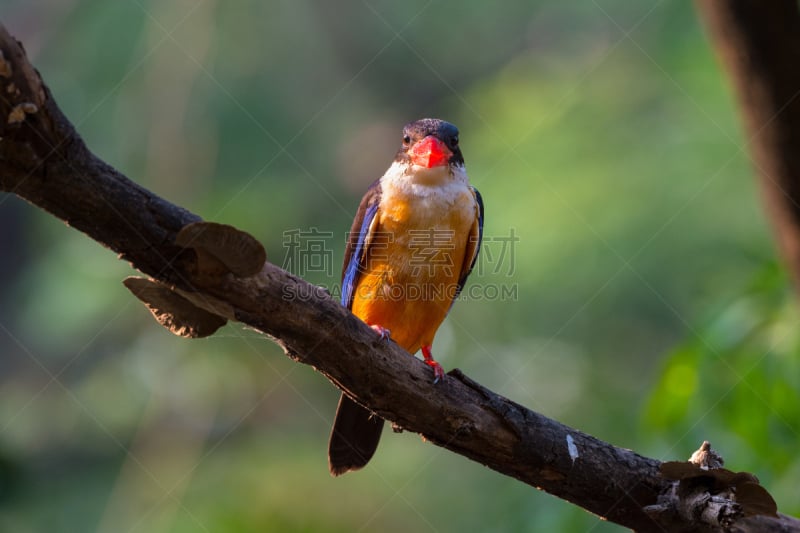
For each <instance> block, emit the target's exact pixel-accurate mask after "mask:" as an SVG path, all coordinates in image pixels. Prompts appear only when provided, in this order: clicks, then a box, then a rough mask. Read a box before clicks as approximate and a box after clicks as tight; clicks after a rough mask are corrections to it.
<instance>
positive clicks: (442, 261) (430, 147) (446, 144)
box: [328, 118, 483, 476]
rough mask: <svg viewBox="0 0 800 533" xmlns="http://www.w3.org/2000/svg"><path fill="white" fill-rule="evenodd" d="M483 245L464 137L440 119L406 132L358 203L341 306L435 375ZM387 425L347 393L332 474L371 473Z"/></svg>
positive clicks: (331, 456)
mask: <svg viewBox="0 0 800 533" xmlns="http://www.w3.org/2000/svg"><path fill="white" fill-rule="evenodd" d="M482 240H483V200H482V198H481V195H480V193H479V192H478V190H477V189H476V188H474V187H473V186H471V185H470V183H469V178H468V176H467V172H466V169H465V166H464V157H463V155H462V153H461V148H460V146H459V131H458V128H456V127H455V126H454V125H453V124H451V123H449V122H446V121H444V120H441V119H435V118H424V119H420V120H416V121H413V122H410V123H408V124H406V125H405V126H404V127H403V135H402V142H401V145H400V149H399V150H398V151H397V154H396V155H395V157H394V161H393V162H392V163H391V165H390V166H389V169H388V170H387V171H386V172H385V173H384V174H383V176H382V177H381V178H379V179H377V180H376V181H375V182H374V183H372V185H371V186H370V187H369V189H368V190H367V192H366V194H365V195H364V197H363V198H362V200H361V203H360V204H359V206H358V211H357V213H356V216H355V219H354V220H353V224H352V227H351V229H350V233H349V238H348V239H347V243H346V246H345V254H344V264H343V266H342V290H341V304H342V305H343V306H345V307H347V308H348V309H349V310H350V311H351V312H352V313H353V314H354V315H355V316H356V317H358V318H360V319H361V320H362V321H363V322H365V323H366V324H367V325H369V326H370V327H371V328H372V329H373V330H375V332H376V334H377V335H378V336H379V337H380V338H382V339H386V340H387V341H388V339H391V340H392V341H394V342H395V343H397V344H398V345H399V346H400V347H402V348H404V349H405V350H406V351H408V352H409V353H410V354H412V355H413V354H415V353H416V352H417V351H419V350H420V349H421V350H422V355H423V358H424V362H425V364H427V365H428V366H430V367H431V368H432V369H433V376H434V380H433V381H434V384H435V383H437V382H439V381H441V380H443V379H444V377H445V374H444V369H443V368H442V366H441V365H440V364H439V363H438V362H437V361H436V360H434V358H433V354H432V351H431V350H432V348H431V346H432V344H433V338H434V336H435V334H436V331H437V329H438V328H439V326H440V325H441V323H442V321H444V319H445V317H446V316H447V314H448V312H449V311H450V308H451V307H452V305H453V303H454V301H455V299H456V298H457V297H458V295H459V294H460V292H461V290H462V289H463V287H464V284H465V283H466V281H467V277H468V276H469V274H470V272H471V271H472V269H473V267H474V266H475V263H476V261H477V258H478V253H479V251H480V247H481V241H482ZM382 429H383V419H381V418H380V417H379V416H377V415H375V414H373V413H372V412H370V411H369V410H368V409H366V408H364V407H362V406H361V405H359V404H357V403H356V402H354V401H353V400H352V399H350V398H349V397H347V396H346V395H344V394H342V395H341V397H340V399H339V404H338V407H337V410H336V416H335V419H334V423H333V429H332V430H331V436H330V441H329V443H328V467H329V470H330V472H331V474H332V475H333V476H339V475H341V474H344V473H346V472H349V471H351V470H358V469H360V468H362V467H364V466H365V465H366V464H367V463H368V462H369V460H370V459H371V458H372V456H373V454H374V453H375V450H376V449H377V447H378V442H379V440H380V437H381V431H382Z"/></svg>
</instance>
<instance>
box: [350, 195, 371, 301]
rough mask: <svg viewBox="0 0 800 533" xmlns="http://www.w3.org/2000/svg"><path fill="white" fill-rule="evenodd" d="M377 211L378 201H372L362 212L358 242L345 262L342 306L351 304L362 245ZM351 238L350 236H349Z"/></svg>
mask: <svg viewBox="0 0 800 533" xmlns="http://www.w3.org/2000/svg"><path fill="white" fill-rule="evenodd" d="M377 212H378V203H377V202H376V203H374V204H372V205H370V206H369V207H367V210H366V212H365V213H364V221H363V222H362V223H361V229H360V230H359V232H358V242H357V243H356V247H355V250H353V253H352V254H351V255H350V259H349V262H348V263H347V268H346V269H345V271H344V277H343V278H342V300H341V303H342V305H343V306H345V307H347V308H348V309H350V307H351V306H352V305H353V291H354V290H355V286H356V282H357V281H358V275H359V273H360V272H359V271H360V269H361V268H360V267H361V263H362V260H363V258H364V257H363V256H364V253H365V251H366V250H365V249H364V245H365V243H366V240H367V235H368V233H369V227H370V226H371V225H372V221H373V219H374V218H375V214H376V213H377ZM351 238H352V236H351Z"/></svg>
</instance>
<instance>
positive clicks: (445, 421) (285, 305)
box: [0, 25, 800, 531]
mask: <svg viewBox="0 0 800 533" xmlns="http://www.w3.org/2000/svg"><path fill="white" fill-rule="evenodd" d="M0 52H2V56H0V190H3V191H7V192H11V193H14V194H17V195H19V196H21V197H22V198H25V199H26V200H28V201H29V202H31V203H32V204H34V205H36V206H38V207H41V208H43V209H45V210H47V211H49V212H51V213H52V214H54V215H55V216H57V217H59V218H61V219H63V220H64V221H66V222H67V223H68V224H69V225H70V226H73V227H75V228H76V229H79V230H80V231H82V232H84V233H86V234H87V235H88V236H89V237H91V238H92V239H94V240H96V241H98V242H100V243H101V244H103V245H104V246H107V247H108V248H110V249H111V250H113V251H115V252H116V253H118V254H119V256H120V258H121V259H124V260H126V261H129V262H130V263H131V264H132V265H133V267H134V268H136V269H138V270H140V271H142V272H144V273H146V274H148V275H149V276H151V277H152V278H154V279H155V280H157V281H158V282H161V283H163V284H164V285H165V286H167V287H168V288H169V289H171V290H173V291H174V292H177V293H178V294H180V295H181V296H182V297H183V298H184V299H185V300H188V301H189V302H191V304H193V305H194V306H196V307H200V308H202V309H204V310H206V311H208V312H210V313H213V314H215V315H220V316H223V317H224V318H226V319H229V320H237V321H239V322H242V323H245V324H247V325H249V326H251V327H253V328H256V329H258V330H260V331H262V332H264V333H266V334H267V335H269V336H271V337H272V338H273V339H274V340H275V342H277V343H278V344H279V345H281V346H282V347H283V348H284V350H285V351H286V353H287V354H288V355H289V356H290V357H291V358H293V359H295V360H296V361H299V362H302V363H305V364H308V365H312V366H313V367H314V368H315V369H317V370H318V371H319V372H320V373H322V374H323V375H325V377H327V378H328V379H329V380H330V381H331V382H333V383H334V385H336V386H337V387H339V388H341V389H342V390H343V391H345V393H347V394H348V395H350V396H351V397H352V398H354V399H355V400H356V401H358V402H359V403H361V404H362V405H365V406H368V407H369V408H370V409H371V410H373V411H374V412H376V413H377V414H378V415H380V416H381V417H383V418H385V419H386V420H389V421H391V422H393V423H395V424H396V425H398V426H400V427H402V428H403V429H406V430H408V431H414V432H417V433H420V434H421V435H423V436H424V437H425V438H426V439H427V440H430V441H431V442H433V443H435V444H437V445H439V446H442V447H445V448H447V449H449V450H451V451H453V452H455V453H458V454H460V455H463V456H465V457H467V458H469V459H472V460H473V461H476V462H478V463H481V464H484V465H486V466H488V467H490V468H492V469H494V470H496V471H498V472H500V473H503V474H505V475H508V476H511V477H514V478H516V479H519V480H520V481H522V482H524V483H527V484H530V485H532V486H535V487H537V488H540V489H543V490H546V491H547V492H549V493H551V494H554V495H556V496H558V497H560V498H563V499H565V500H568V501H570V502H573V503H575V504H577V505H580V506H581V507H583V508H585V509H587V510H589V511H591V512H593V513H595V514H597V515H599V516H602V517H604V518H606V519H608V520H611V521H613V522H616V523H618V524H621V525H624V526H627V527H629V528H632V529H637V530H642V531H652V530H659V529H662V528H665V527H670V529H669V530H671V531H672V530H686V528H694V529H693V530H708V531H717V530H719V529H718V528H715V527H711V526H709V527H707V528H706V527H705V526H703V527H700V528H699V529H698V527H699V526H698V524H697V523H694V522H692V521H691V520H689V519H688V518H686V517H683V516H681V515H680V514H679V513H677V512H675V511H674V509H672V508H671V507H670V506H668V505H662V506H661V507H660V508H659V512H658V513H651V514H648V513H647V512H645V510H644V507H645V506H652V505H655V504H657V503H658V501H659V496H660V495H667V494H669V493H670V490H671V489H672V488H674V486H675V484H674V483H673V482H670V481H668V480H667V479H665V478H664V477H662V476H661V475H660V473H659V466H660V462H659V461H657V460H655V459H649V458H646V457H642V456H640V455H638V454H636V453H634V452H632V451H630V450H625V449H621V448H617V447H614V446H612V445H610V444H607V443H605V442H602V441H600V440H598V439H596V438H594V437H591V436H589V435H585V434H583V433H581V432H579V431H576V430H574V429H571V428H569V427H567V426H564V425H562V424H560V423H558V422H556V421H553V420H550V419H548V418H546V417H544V416H542V415H540V414H537V413H535V412H533V411H530V410H528V409H526V408H524V407H523V406H521V405H519V404H516V403H514V402H512V401H510V400H508V399H506V398H503V397H502V396H499V395H497V394H495V393H494V392H492V391H490V390H488V389H486V388H484V387H483V386H481V385H479V384H478V383H476V382H474V381H473V380H471V379H469V378H468V377H467V376H465V375H464V374H463V373H461V372H460V371H459V370H453V371H452V372H450V373H449V377H448V379H446V380H445V382H444V383H443V384H439V385H433V384H432V383H431V379H430V372H429V369H428V368H427V367H426V366H425V365H424V364H423V363H422V362H421V361H419V360H418V359H416V358H413V357H409V356H408V354H407V353H406V352H405V351H403V350H402V349H401V348H399V347H398V346H396V345H395V344H394V343H384V342H379V341H377V340H376V336H375V334H374V332H373V331H372V330H371V329H370V328H369V327H367V326H366V325H365V324H363V323H362V322H361V321H360V320H358V319H357V318H356V317H354V316H353V315H352V314H350V313H349V312H348V311H347V310H346V309H344V308H343V307H342V306H340V305H339V304H338V303H337V302H335V301H334V300H332V299H331V298H330V296H329V295H328V294H327V293H326V292H325V291H324V290H322V289H320V288H319V287H315V286H313V285H310V284H309V283H307V282H305V281H303V280H302V279H299V278H297V277H295V276H293V275H291V274H289V273H287V272H285V271H283V270H281V269H279V268H278V267H276V266H274V265H272V264H270V263H265V264H264V266H263V268H262V269H261V271H260V272H258V273H257V274H256V275H253V276H248V277H240V276H237V275H234V274H233V273H231V272H227V273H223V274H222V275H219V276H212V277H211V278H209V277H208V276H202V275H199V274H198V265H199V264H200V263H201V262H202V261H201V260H202V257H201V255H202V254H200V252H199V251H198V250H196V249H195V248H192V247H191V246H186V247H183V246H179V245H178V244H176V237H177V235H178V233H179V232H180V230H181V229H182V228H184V227H185V226H186V225H187V224H190V223H193V222H197V221H198V220H200V217H198V216H197V215H194V214H192V213H190V212H188V211H186V210H184V209H181V208H180V207H177V206H175V205H173V204H171V203H169V202H167V201H165V200H163V199H161V198H159V197H158V196H156V195H154V194H153V193H151V192H150V191H147V190H145V189H144V188H142V187H140V186H138V185H136V184H135V183H133V182H132V181H130V180H128V179H127V178H126V177H125V176H123V175H122V174H120V173H119V172H117V171H116V170H115V169H113V168H111V167H110V166H109V165H107V164H106V163H104V162H103V161H101V160H100V159H98V158H97V157H96V156H94V155H93V154H92V153H91V152H90V151H89V150H88V149H87V148H86V146H85V144H84V143H83V141H82V139H81V138H80V137H79V136H78V134H77V133H76V132H75V130H74V128H73V127H72V125H71V124H70V123H69V121H68V120H67V119H66V118H65V117H64V116H63V114H62V113H61V111H60V110H59V109H58V107H57V106H56V104H55V102H54V100H53V98H52V95H51V94H50V91H49V90H48V89H47V87H46V86H44V84H43V83H42V81H41V79H40V78H39V75H38V73H37V72H36V71H35V70H34V69H33V67H31V66H30V64H29V63H28V61H27V59H26V57H25V54H24V51H23V50H22V47H21V46H20V45H19V43H17V42H16V41H15V40H14V39H13V38H12V37H11V36H10V35H9V34H8V32H7V31H6V30H5V28H3V27H2V25H0ZM179 242H183V241H179ZM364 361H369V364H364ZM322 472H324V470H321V475H322ZM662 501H663V500H662ZM758 518H759V519H760V520H762V521H766V523H768V524H770V527H773V526H774V527H776V528H777V527H778V526H780V525H781V524H783V523H784V522H785V521H787V520H788V521H789V523H790V524H792V527H794V528H795V529H792V530H793V531H800V526H798V522H797V521H792V519H788V518H786V517H783V518H780V519H779V518H771V517H764V516H761V517H758ZM746 523H747V520H740V521H739V522H737V525H739V524H742V525H746ZM673 528H674V529H673ZM763 530H765V531H766V530H768V529H763ZM772 530H775V531H779V530H780V531H783V530H786V531H788V529H772ZM742 531H746V529H742Z"/></svg>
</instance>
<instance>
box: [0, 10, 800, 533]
mask: <svg viewBox="0 0 800 533" xmlns="http://www.w3.org/2000/svg"><path fill="white" fill-rule="evenodd" d="M0 20H2V22H3V23H4V24H5V25H6V26H7V27H8V29H9V30H10V31H11V32H12V33H13V34H14V35H15V36H16V37H17V38H18V39H20V40H21V41H22V42H23V43H24V45H25V47H26V49H27V51H28V54H29V56H30V58H31V60H32V61H33V62H34V64H35V65H36V66H37V67H38V68H39V70H40V72H41V73H42V76H43V78H44V79H45V80H46V82H47V83H48V84H49V86H50V88H51V89H52V92H53V94H54V96H55V98H56V100H57V101H58V103H59V104H60V106H61V108H62V109H63V110H64V112H65V113H66V115H67V116H68V117H70V119H71V120H72V121H73V122H74V123H75V125H76V127H77V129H78V131H79V132H80V133H81V135H83V137H84V139H85V140H86V142H87V144H88V145H89V146H90V147H91V148H92V149H93V150H94V151H95V153H97V154H98V155H99V156H100V157H102V158H103V159H105V160H106V161H108V162H109V163H111V164H113V165H114V166H115V167H117V168H118V169H120V170H121V171H122V172H124V173H125V174H127V175H128V176H130V177H131V178H132V179H134V180H135V181H137V182H138V183H140V184H142V185H144V186H145V187H148V188H150V189H152V190H153V191H155V192H156V193H158V194H160V195H162V196H164V197H165V198H167V199H169V200H171V201H173V202H175V203H177V204H179V205H182V206H184V207H186V208H188V209H190V210H192V211H193V212H195V213H198V214H199V215H201V216H203V217H204V218H206V219H209V220H214V221H219V222H224V223H229V224H234V225H236V226H238V227H240V228H242V229H245V230H247V231H249V232H251V233H252V234H254V235H255V236H256V237H258V238H259V239H260V240H261V241H262V242H263V243H264V244H265V246H266V248H267V251H268V254H269V256H270V258H271V259H272V260H273V262H276V263H278V264H284V265H285V266H287V267H290V269H291V270H292V271H294V272H295V273H297V274H300V275H303V276H304V277H306V278H307V279H309V280H311V281H313V282H315V283H318V284H322V285H325V286H328V287H331V288H332V289H333V290H335V288H336V285H337V284H338V272H339V268H340V262H341V257H342V249H343V246H342V244H343V242H344V239H345V232H346V231H347V230H348V229H349V225H350V222H351V220H352V217H353V215H354V213H355V208H356V206H357V205H358V201H359V199H360V197H361V195H362V194H363V192H364V190H365V189H366V187H367V185H368V184H369V183H370V182H371V181H372V180H373V179H375V178H376V177H378V176H379V175H380V174H381V173H382V172H383V170H384V169H385V168H386V167H387V166H388V164H389V162H390V160H391V158H392V156H393V154H394V152H395V150H396V148H397V146H398V143H399V138H400V128H401V127H402V125H403V124H404V123H405V122H408V121H410V120H413V119H416V118H420V117H423V116H437V117H441V118H445V119H448V120H450V121H451V122H454V123H455V124H457V125H458V126H459V128H460V129H461V145H462V148H463V151H464V154H465V158H466V160H467V168H468V170H469V173H470V176H471V179H472V182H473V184H474V185H475V186H476V187H477V188H478V189H479V190H480V191H481V192H482V194H483V197H484V201H485V203H486V228H485V231H486V236H487V241H486V244H485V248H484V254H483V257H482V262H481V265H480V268H479V271H478V272H476V273H474V274H473V276H472V278H471V281H470V283H471V286H473V287H475V288H477V290H475V291H473V293H471V294H472V297H470V298H467V299H465V301H463V302H459V303H458V304H457V305H456V306H455V307H454V309H453V312H452V313H451V315H450V317H449V318H448V320H447V321H446V322H445V324H444V325H443V327H442V328H441V330H440V333H439V335H438V337H437V341H436V344H435V345H434V350H435V352H434V353H436V354H438V358H439V359H440V360H441V362H442V363H443V365H444V367H445V368H446V369H449V368H453V367H459V368H461V369H463V370H464V371H465V372H466V373H467V374H468V375H470V376H471V377H473V378H475V379H477V380H478V381H480V382H481V383H483V384H484V385H486V386H488V387H490V388H491V389H493V390H495V391H497V392H499V393H501V394H504V395H506V396H508V397H510V398H512V399H514V400H516V401H518V402H520V403H522V404H524V405H526V406H528V407H530V408H532V409H536V410H538V411H540V412H542V413H544V414H546V415H548V416H551V417H555V418H557V419H558V420H560V421H562V422H564V423H566V424H569V425H571V426H574V427H576V428H579V429H581V430H584V431H586V432H588V433H591V434H593V435H596V436H597V437H599V438H602V439H604V440H607V441H609V442H612V443H614V444H616V445H619V446H623V447H628V448H632V449H634V450H636V451H638V452H640V453H642V454H645V455H649V456H652V457H656V458H659V459H663V460H672V459H687V458H688V456H689V455H690V454H691V452H692V451H693V450H695V449H696V448H697V447H698V446H699V444H700V443H701V442H702V440H703V439H708V440H710V441H711V442H712V444H713V445H714V447H715V448H717V449H718V450H719V451H720V452H721V453H722V454H723V456H724V457H725V458H726V460H727V462H726V466H728V467H729V468H731V469H733V470H748V471H752V472H754V473H755V474H756V475H758V476H759V478H760V479H761V480H762V482H763V483H764V484H765V485H766V486H767V487H768V488H769V490H771V491H772V493H773V495H774V496H775V498H776V500H777V501H778V504H779V508H780V509H781V510H782V511H783V512H786V513H794V514H797V513H800V501H798V499H797V492H796V481H795V480H796V479H797V478H798V476H800V458H799V457H800V454H798V453H797V452H798V446H797V444H798V440H799V439H798V437H800V407H799V405H800V402H798V393H799V392H800V357H799V356H798V353H799V352H800V338H798V328H797V324H798V319H799V318H800V317H798V312H797V307H796V304H795V301H794V297H793V294H792V292H791V289H790V288H789V287H788V284H787V280H786V276H785V273H784V271H783V270H782V268H781V267H780V266H779V265H778V263H777V260H776V256H775V251H774V248H773V243H772V240H771V235H770V231H769V228H768V225H767V223H766V221H765V216H764V213H763V210H762V207H761V201H760V198H759V195H758V192H757V190H756V185H755V181H754V180H753V179H752V175H751V174H752V172H751V162H750V159H749V156H748V154H747V153H746V151H745V150H744V148H743V145H744V141H743V138H742V133H741V131H740V128H739V123H738V119H737V116H736V109H735V106H734V102H733V100H732V97H731V94H730V91H729V89H728V87H727V86H726V83H725V80H724V77H723V75H722V73H721V71H720V68H719V67H718V65H717V63H716V62H715V58H714V56H713V54H712V51H711V50H710V49H709V46H708V43H707V42H706V39H705V37H704V35H703V31H702V27H701V26H700V23H699V22H698V20H697V19H696V16H695V14H694V13H693V11H692V9H691V5H690V4H689V3H686V2H678V1H674V0H673V1H665V0H661V1H652V0H650V1H645V2H624V1H622V0H593V1H592V2H585V3H579V2H573V3H571V4H569V5H564V3H562V2H558V1H555V0H539V1H535V2H531V1H529V0H525V1H507V2H503V3H500V4H492V3H486V2H477V1H472V0H469V1H464V2H433V1H418V2H417V1H411V2H402V3H399V2H390V1H388V0H379V1H365V2H352V3H334V2H323V1H295V2H288V1H284V2H260V1H254V0H250V1H246V0H242V1H236V2H220V1H214V0H185V1H174V2H157V1H152V0H151V1H144V0H142V1H137V0H132V1H123V2H103V1H100V0H68V1H63V0H36V1H30V0H4V2H3V6H2V9H0ZM0 227H2V230H0V246H2V254H0V274H1V275H2V277H0V279H2V282H0V305H1V307H0V350H1V353H2V356H1V357H0V531H3V532H5V531H9V532H21V533H27V532H44V531H47V532H62V531H64V532H73V531H74V532H84V531H98V532H134V531H136V532H184V531H186V532H188V531H209V532H249V531H315V532H316V531H321V532H327V531H342V532H344V531H409V530H414V531H439V532H445V531H498V532H503V531H593V532H605V531H620V530H621V529H622V528H619V527H618V526H615V525H613V524H608V523H605V522H602V521H600V520H599V519H598V518H597V517H595V516H592V515H590V514H588V513H586V512H584V511H582V510H580V509H578V508H576V507H574V506H572V505H570V504H567V503H565V502H562V501H560V500H558V499H556V498H553V497H551V496H549V495H547V494H544V493H541V492H538V491H536V490H535V489H533V488H532V487H529V486H526V485H523V484H521V483H519V482H517V481H515V480H512V479H509V478H505V477H502V476H500V475H498V474H495V473H493V472H492V471H489V470H488V469H486V468H484V467H482V466H480V465H477V464H474V463H471V462H469V461H467V460H466V459H463V458H461V457H459V456H456V455H453V454H451V453H449V452H445V451H443V450H441V449H439V448H436V447H434V446H432V445H430V444H427V443H424V442H422V441H421V440H420V438H419V437H418V436H416V435H412V434H406V433H404V434H399V435H395V434H391V433H387V434H386V435H384V440H383V442H382V444H381V447H380V449H379V451H378V453H377V454H376V457H375V458H374V459H373V461H372V462H371V463H370V465H369V466H368V468H366V469H365V470H364V471H362V472H359V473H355V474H349V475H347V476H344V477H342V478H339V479H333V478H331V477H330V476H329V474H328V472H327V465H326V443H327V437H328V431H329V428H330V423H331V420H332V417H333V413H334V410H335V407H336V399H337V396H338V394H337V391H336V390H335V389H334V388H333V386H331V385H330V384H329V383H328V382H327V381H326V380H325V379H323V378H322V377H321V376H320V375H318V374H316V373H315V372H314V371H313V370H312V369H310V368H308V367H305V366H301V365H297V364H294V363H293V362H291V361H290V360H289V359H288V358H286V357H285V356H284V355H283V354H282V352H281V350H280V349H279V348H278V347H277V346H275V345H274V344H273V343H271V342H270V341H269V340H267V339H265V338H263V337H261V336H259V335H258V334H256V333H255V332H252V331H249V330H247V329H245V328H243V327H242V326H241V325H239V324H232V325H229V326H226V327H225V328H224V329H223V330H221V331H220V332H219V333H218V334H217V335H215V336H213V337H211V338H208V339H204V340H196V341H187V340H183V339H179V338H177V337H173V336H172V335H171V334H170V333H168V332H167V331H166V330H164V329H162V328H160V327H159V326H158V325H157V324H156V323H155V322H154V321H153V320H152V319H151V318H150V315H149V314H148V312H147V311H146V310H145V309H144V307H142V306H141V305H140V304H139V303H138V302H137V301H136V300H135V299H134V298H132V297H131V295H130V294H129V293H128V292H127V290H126V289H125V288H124V287H123V286H122V284H121V283H120V281H121V280H122V279H123V278H124V277H125V276H127V275H131V274H133V273H134V272H132V270H131V268H130V267H129V266H128V265H127V264H124V263H122V262H120V261H117V260H116V259H115V257H114V255H113V254H111V253H109V252H108V251H107V250H105V249H103V248H101V247H100V246H98V245H97V244H95V243H94V242H93V241H90V240H89V239H88V238H86V237H84V236H83V235H81V234H79V233H77V232H75V231H74V230H72V229H69V228H67V227H65V226H64V224H62V223H60V222H58V221H57V220H55V219H54V218H52V217H51V216H49V215H46V214H45V213H43V212H40V211H39V210H37V209H35V208H32V207H30V206H28V205H26V204H25V203H24V202H22V201H21V200H19V199H18V198H16V197H13V196H8V195H4V196H0ZM313 231H317V232H318V233H320V234H322V235H323V236H324V238H323V239H322V241H320V240H319V239H317V238H316V237H315V238H314V239H308V238H306V237H308V236H309V235H312V234H313V233H312V232H313ZM293 236H294V237H293ZM298 236H299V237H298ZM295 238H305V240H304V241H303V242H302V243H301V244H304V245H309V246H308V250H310V251H309V253H312V252H313V253H314V254H315V255H313V257H312V256H309V255H303V256H300V257H296V256H294V255H293V253H294V252H293V251H292V250H296V249H294V248H292V247H291V246H290V244H291V243H293V242H295V241H293V240H292V239H295ZM312 240H314V242H311V241H312ZM312 244H314V245H319V244H321V245H322V249H321V251H320V249H319V247H317V248H313V247H312V246H310V245H312ZM308 250H307V251H308ZM315 260H316V262H315ZM319 260H322V263H319ZM387 431H388V430H387Z"/></svg>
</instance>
